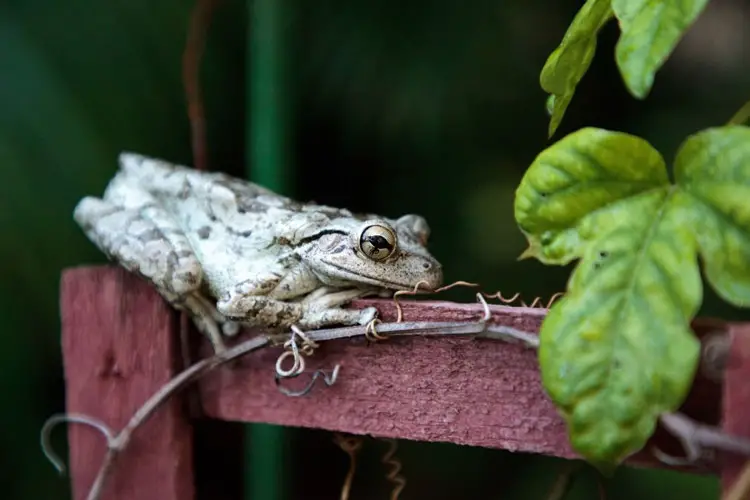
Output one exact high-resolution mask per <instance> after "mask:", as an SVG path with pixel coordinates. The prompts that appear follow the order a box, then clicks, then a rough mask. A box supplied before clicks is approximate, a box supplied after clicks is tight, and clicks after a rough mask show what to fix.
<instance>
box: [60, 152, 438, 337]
mask: <svg viewBox="0 0 750 500" xmlns="http://www.w3.org/2000/svg"><path fill="white" fill-rule="evenodd" d="M74 218H75V220H76V221H77V222H78V224H79V225H80V226H81V227H82V228H83V230H84V231H85V233H86V235H87V236H88V237H89V238H90V239H91V241H93V242H94V243H95V244H96V245H97V246H98V247H99V248H100V249H101V250H102V251H103V252H104V253H106V254H107V255H108V256H109V257H110V258H111V259H112V260H114V261H116V262H118V263H119V264H121V265H122V266H123V267H125V268H126V269H128V270H130V271H133V272H136V273H138V274H140V275H142V276H143V277H145V278H146V279H148V280H150V281H151V282H152V283H153V284H154V285H155V286H156V288H157V290H158V291H159V293H160V294H161V295H162V296H163V297H165V298H166V299H167V300H168V301H169V302H170V303H172V304H173V305H174V306H175V307H177V308H181V309H187V310H188V311H189V312H190V313H191V314H192V316H193V318H194V320H195V322H196V325H197V326H198V328H199V329H200V330H202V331H203V332H204V333H206V334H207V335H208V336H209V338H210V339H211V341H212V342H213V343H214V345H215V347H217V348H221V347H222V345H223V344H222V341H221V337H220V334H219V328H218V325H219V324H221V325H222V326H223V329H224V332H225V333H227V334H231V333H234V332H236V331H237V328H236V327H237V324H245V325H250V326H266V327H273V328H288V327H289V326H291V325H292V324H296V325H298V326H300V327H301V328H320V327H323V326H328V325H333V324H344V325H350V324H366V323H368V322H369V321H371V320H372V319H374V317H375V310H374V309H373V308H368V309H364V310H361V311H355V310H345V309H341V308H340V307H339V306H341V305H343V304H344V303H346V302H348V301H350V300H352V299H354V298H357V297H362V296H365V295H373V294H380V295H386V294H388V293H390V292H392V291H393V290H406V289H411V288H414V286H415V285H416V284H417V283H418V282H420V281H421V282H423V287H424V289H434V288H436V287H438V286H439V285H440V284H441V282H442V270H441V266H440V264H439V263H438V262H437V261H436V260H435V259H434V258H433V257H432V256H431V255H430V254H429V252H428V251H427V250H426V248H425V244H426V241H427V238H428V236H429V229H428V226H427V223H426V222H425V220H424V219H423V218H422V217H419V216H417V215H405V216H403V217H401V218H399V219H398V220H391V219H386V218H383V217H378V216H374V215H367V216H362V215H355V214H352V213H351V212H349V211H348V210H344V209H337V208H332V207H326V206H321V205H316V204H302V203H298V202H296V201H293V200H290V199H289V198H285V197H283V196H279V195H277V194H275V193H273V192H271V191H269V190H268V189H265V188H263V187H261V186H258V185H256V184H252V183H249V182H247V181H242V180H239V179H235V178H232V177H229V176H227V175H225V174H221V173H207V172H200V171H197V170H193V169H190V168H187V167H183V166H176V165H172V164H169V163H166V162H163V161H160V160H155V159H151V158H146V157H143V156H140V155H136V154H132V153H123V154H121V155H120V171H119V172H118V173H117V175H116V176H115V177H114V178H113V179H112V181H111V182H110V183H109V185H108V186H107V189H106V191H105V193H104V196H103V198H102V199H98V198H93V197H86V198H84V199H83V200H81V202H80V203H79V204H78V206H77V207H76V209H75V213H74Z"/></svg>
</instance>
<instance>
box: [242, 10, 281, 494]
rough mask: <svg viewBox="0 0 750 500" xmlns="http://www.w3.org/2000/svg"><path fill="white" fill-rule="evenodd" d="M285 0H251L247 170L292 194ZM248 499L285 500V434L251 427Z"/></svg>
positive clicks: (248, 434)
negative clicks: (289, 154) (287, 103)
mask: <svg viewBox="0 0 750 500" xmlns="http://www.w3.org/2000/svg"><path fill="white" fill-rule="evenodd" d="M289 7H290V6H289V4H287V3H286V2H285V1H284V0H251V1H250V3H249V5H248V11H249V22H248V30H249V33H248V50H247V51H246V53H247V57H248V60H247V68H248V69H249V74H248V80H247V81H248V85H249V95H248V96H247V101H246V102H247V109H246V114H245V116H246V118H245V120H246V121H245V123H246V129H245V132H246V137H245V144H246V162H245V165H246V172H247V175H248V177H249V179H250V180H252V181H253V182H257V183H258V184H261V185H263V186H265V187H267V188H269V189H271V190H274V191H276V192H278V193H283V194H287V195H288V194H291V193H289V190H290V186H289V184H290V183H289V171H288V169H289V163H290V161H289V156H288V152H289V151H290V148H289V144H288V140H289V130H290V127H289V123H288V113H287V109H286V106H285V103H286V102H287V101H288V88H287V86H286V82H287V78H288V75H287V69H288V68H287V64H286V62H287V59H288V51H287V50H286V47H285V44H284V42H285V36H286V34H287V30H285V20H286V17H287V14H288V12H287V10H288V9H289ZM245 436H246V442H247V445H246V457H245V467H246V469H245V474H244V477H245V498H246V499H252V500H282V499H283V498H285V497H286V493H287V492H286V491H285V484H284V480H285V479H286V477H285V474H284V470H285V463H287V462H288V458H287V457H285V448H286V438H287V433H286V432H285V430H284V428H283V427H277V426H271V425H266V424H253V425H248V426H247V431H246V434H245Z"/></svg>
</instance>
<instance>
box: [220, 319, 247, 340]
mask: <svg viewBox="0 0 750 500" xmlns="http://www.w3.org/2000/svg"><path fill="white" fill-rule="evenodd" d="M241 328H242V325H240V324H239V323H237V322H236V321H226V322H224V323H222V324H221V333H223V334H224V335H226V336H227V337H234V336H235V335H237V334H238V333H240V329H241Z"/></svg>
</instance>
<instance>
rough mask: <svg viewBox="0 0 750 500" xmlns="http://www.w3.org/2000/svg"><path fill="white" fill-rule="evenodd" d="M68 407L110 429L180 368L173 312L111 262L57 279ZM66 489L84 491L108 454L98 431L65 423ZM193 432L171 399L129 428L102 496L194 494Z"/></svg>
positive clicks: (188, 498)
mask: <svg viewBox="0 0 750 500" xmlns="http://www.w3.org/2000/svg"><path fill="white" fill-rule="evenodd" d="M61 312H62V348H63V358H64V367H65V380H66V398H67V402H66V405H67V411H68V412H71V413H73V412H74V413H83V414H87V415H90V416H92V417H96V418H98V419H100V420H102V421H103V422H105V423H106V424H107V425H109V426H110V427H111V428H112V429H113V430H114V432H117V431H119V430H120V429H121V427H122V426H123V425H124V424H125V423H126V422H127V421H128V420H129V419H130V417H131V415H132V414H133V413H134V412H135V411H136V410H137V409H138V407H139V406H140V405H141V404H142V403H143V402H144V401H146V399H148V398H149V397H150V396H151V395H152V394H153V393H154V392H156V391H157V390H158V389H159V387H160V386H162V385H163V384H164V383H165V382H167V381H168V380H169V379H170V378H172V377H173V376H174V374H175V373H176V372H177V368H178V367H177V363H176V359H178V358H177V356H176V353H177V349H176V348H177V340H178V336H177V321H176V319H177V316H176V314H175V313H174V312H173V311H172V310H171V309H170V308H169V307H168V306H167V304H166V303H165V302H164V301H163V300H162V299H161V298H160V297H159V295H157V293H156V292H155V291H154V290H153V289H152V288H151V287H149V286H148V285H147V284H146V283H145V282H144V281H143V280H141V279H140V278H138V277H136V276H134V275H132V274H130V273H127V272H126V271H124V270H121V269H119V268H113V267H91V268H77V269H69V270H66V271H65V272H64V273H63V276H62V283H61ZM68 439H69V443H70V470H71V475H72V486H73V495H74V498H75V499H76V500H81V499H84V498H85V497H86V494H87V493H88V491H89V489H90V487H91V484H92V482H93V480H94V477H95V475H96V473H97V471H98V469H99V466H100V465H101V463H102V459H103V456H104V453H105V440H104V438H103V436H101V435H100V434H99V433H98V432H97V431H95V430H93V429H91V428H89V427H85V426H82V425H74V424H71V425H70V426H69V429H68ZM192 446H193V443H192V431H191V427H190V423H189V421H188V419H187V415H186V412H185V411H183V406H182V405H181V400H180V398H179V396H178V397H175V398H174V399H172V400H171V401H170V402H168V403H167V404H166V405H164V406H163V407H162V408H161V409H160V410H159V411H158V412H157V413H156V414H155V415H154V416H153V417H152V418H151V419H150V420H148V421H147V422H146V423H145V424H144V426H143V427H142V428H140V429H139V430H137V431H136V433H135V434H134V436H133V440H132V441H131V443H130V445H129V447H128V448H127V449H126V450H125V451H124V452H123V453H122V454H121V455H120V456H119V458H118V460H117V461H116V462H115V465H114V468H113V470H112V474H111V476H110V477H109V479H108V480H107V483H106V485H105V489H104V494H103V495H102V497H101V498H102V499H103V500H126V499H128V500H132V499H136V498H137V499H139V500H177V499H180V500H192V499H193V498H194V487H193V482H192V480H193V470H192V467H193V450H192Z"/></svg>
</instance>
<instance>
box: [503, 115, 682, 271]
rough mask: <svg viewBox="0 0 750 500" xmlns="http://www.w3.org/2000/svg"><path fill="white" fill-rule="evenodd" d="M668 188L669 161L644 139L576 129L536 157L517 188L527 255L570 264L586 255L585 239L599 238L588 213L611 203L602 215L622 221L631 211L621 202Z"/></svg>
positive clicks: (516, 211)
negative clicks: (621, 217) (665, 161)
mask: <svg viewBox="0 0 750 500" xmlns="http://www.w3.org/2000/svg"><path fill="white" fill-rule="evenodd" d="M665 186H668V179H667V171H666V167H665V165H664V160H663V159H662V157H661V155H660V154H659V152H658V151H656V150H655V149H654V148H653V147H651V145H649V144H648V143H647V142H646V141H644V140H643V139H640V138H638V137H634V136H632V135H628V134H623V133H618V132H610V131H607V130H601V129H595V128H584V129H581V130H579V131H577V132H574V133H572V134H570V135H568V136H566V137H565V138H563V139H562V140H560V141H558V142H557V143H556V144H554V145H553V146H552V147H550V148H548V149H546V150H545V151H543V152H542V153H541V154H540V155H539V156H537V158H536V159H535V160H534V163H533V164H532V165H531V167H530V169H529V170H528V172H527V173H526V175H525V176H524V178H523V180H522V181H521V184H520V185H519V187H518V189H517V190H516V199H515V214H516V221H517V222H518V225H519V227H520V228H521V231H523V233H524V234H525V235H526V238H527V239H528V241H529V248H528V250H527V251H526V252H524V256H525V257H536V258H538V259H539V260H540V261H542V262H544V263H546V264H567V263H568V262H570V261H571V260H573V259H575V258H578V257H581V252H582V250H583V249H584V246H583V245H582V242H581V240H588V239H590V238H592V237H593V238H596V237H597V235H596V234H595V232H593V233H592V230H591V229H590V225H589V226H586V225H585V224H583V223H584V222H585V221H586V218H587V217H590V216H591V215H592V214H595V213H597V211H598V210H600V209H602V208H605V207H606V210H603V211H601V212H598V214H599V217H603V216H605V214H606V216H608V217H610V218H613V219H617V218H618V217H620V214H621V212H627V210H628V207H627V206H625V205H621V204H619V203H617V202H618V201H619V200H622V199H624V198H628V197H630V196H633V195H635V194H638V193H643V192H646V191H649V190H652V189H654V188H663V187H665ZM582 230H583V231H582Z"/></svg>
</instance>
